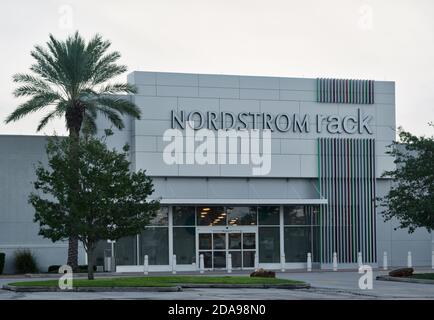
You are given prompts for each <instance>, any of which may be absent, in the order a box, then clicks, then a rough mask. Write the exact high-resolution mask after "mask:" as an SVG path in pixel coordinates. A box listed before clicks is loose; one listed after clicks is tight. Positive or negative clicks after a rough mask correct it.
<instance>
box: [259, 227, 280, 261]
mask: <svg viewBox="0 0 434 320" xmlns="http://www.w3.org/2000/svg"><path fill="white" fill-rule="evenodd" d="M258 229H259V262H260V263H278V262H280V229H279V227H259V228H258Z"/></svg>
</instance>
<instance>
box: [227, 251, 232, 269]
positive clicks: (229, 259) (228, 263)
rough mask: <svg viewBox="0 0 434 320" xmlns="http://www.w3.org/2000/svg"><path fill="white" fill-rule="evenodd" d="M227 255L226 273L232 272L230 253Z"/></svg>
mask: <svg viewBox="0 0 434 320" xmlns="http://www.w3.org/2000/svg"><path fill="white" fill-rule="evenodd" d="M227 257H228V258H227V267H228V268H227V269H228V273H232V254H230V253H228V255H227Z"/></svg>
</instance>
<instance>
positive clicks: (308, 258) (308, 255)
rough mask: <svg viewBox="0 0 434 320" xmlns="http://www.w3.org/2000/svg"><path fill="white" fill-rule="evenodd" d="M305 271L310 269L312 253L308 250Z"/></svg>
mask: <svg viewBox="0 0 434 320" xmlns="http://www.w3.org/2000/svg"><path fill="white" fill-rule="evenodd" d="M307 271H308V272H311V271H312V254H311V253H310V252H309V253H308V254H307Z"/></svg>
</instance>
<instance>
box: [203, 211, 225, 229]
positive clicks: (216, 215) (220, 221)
mask: <svg viewBox="0 0 434 320" xmlns="http://www.w3.org/2000/svg"><path fill="white" fill-rule="evenodd" d="M226 218H227V214H226V211H225V208H224V207H197V224H198V225H199V226H225V225H226Z"/></svg>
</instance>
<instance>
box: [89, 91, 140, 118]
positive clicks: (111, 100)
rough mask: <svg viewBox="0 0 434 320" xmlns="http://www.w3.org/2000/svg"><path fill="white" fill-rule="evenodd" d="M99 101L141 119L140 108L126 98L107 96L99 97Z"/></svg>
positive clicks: (102, 104)
mask: <svg viewBox="0 0 434 320" xmlns="http://www.w3.org/2000/svg"><path fill="white" fill-rule="evenodd" d="M97 102H98V104H99V105H101V106H105V107H108V108H111V109H114V110H116V111H117V112H119V113H120V114H127V115H130V116H132V117H134V118H136V119H140V114H141V111H140V109H139V108H138V107H137V106H136V105H135V104H134V103H132V102H130V101H128V100H126V99H122V98H116V97H109V96H105V97H101V98H98V99H97Z"/></svg>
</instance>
